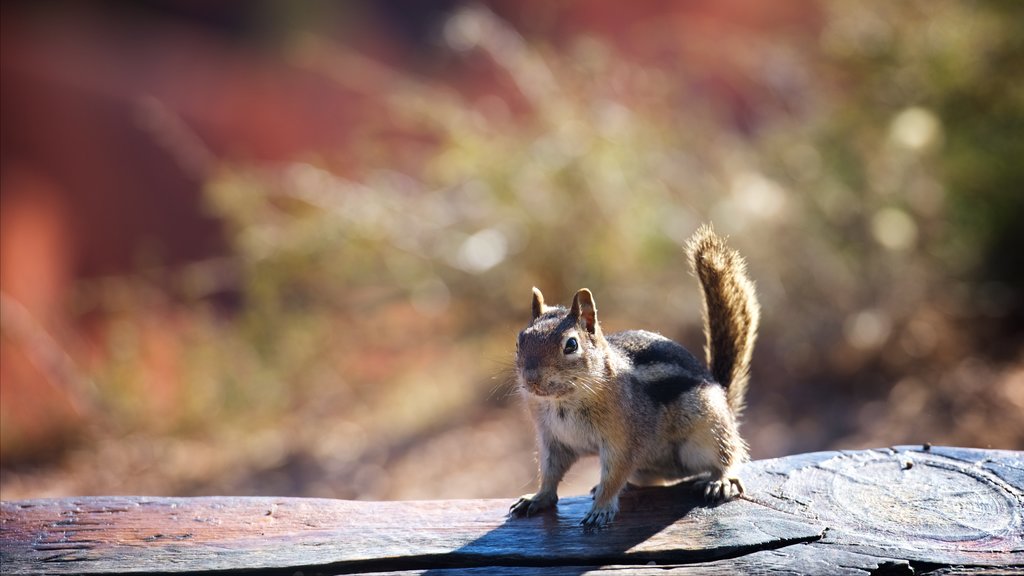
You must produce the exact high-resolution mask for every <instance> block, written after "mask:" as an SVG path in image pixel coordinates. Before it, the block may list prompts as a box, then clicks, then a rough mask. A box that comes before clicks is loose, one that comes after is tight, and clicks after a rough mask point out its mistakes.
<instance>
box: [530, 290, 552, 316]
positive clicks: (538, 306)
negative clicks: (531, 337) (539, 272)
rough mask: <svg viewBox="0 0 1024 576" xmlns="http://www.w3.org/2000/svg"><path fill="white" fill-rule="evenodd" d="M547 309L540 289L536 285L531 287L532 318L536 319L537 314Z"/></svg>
mask: <svg viewBox="0 0 1024 576" xmlns="http://www.w3.org/2000/svg"><path fill="white" fill-rule="evenodd" d="M547 311H548V307H547V306H545V305H544V295H543V294H541V293H540V289H539V288H537V287H536V286H534V287H533V319H534V320H536V319H537V317H538V316H540V315H541V314H543V313H545V312H547Z"/></svg>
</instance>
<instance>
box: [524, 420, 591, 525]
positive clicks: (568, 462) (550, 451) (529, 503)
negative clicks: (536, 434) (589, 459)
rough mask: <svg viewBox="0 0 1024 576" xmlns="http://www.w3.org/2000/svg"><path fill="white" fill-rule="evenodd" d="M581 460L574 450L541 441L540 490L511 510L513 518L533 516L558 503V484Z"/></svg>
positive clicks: (557, 442)
mask: <svg viewBox="0 0 1024 576" xmlns="http://www.w3.org/2000/svg"><path fill="white" fill-rule="evenodd" d="M578 459H579V454H577V453H576V452H575V451H574V450H573V449H571V448H569V447H568V446H566V445H565V444H562V443H561V442H559V441H557V440H554V439H552V438H547V437H545V436H544V435H542V436H541V439H540V489H539V490H538V491H537V493H536V494H527V495H525V496H523V497H521V498H520V499H519V500H518V501H517V502H516V503H515V504H513V505H512V507H511V508H509V514H510V515H512V516H532V515H534V514H537V513H539V512H542V511H544V510H547V509H548V508H551V507H553V506H554V505H555V504H557V503H558V484H559V483H560V482H561V481H562V478H563V477H565V473H566V472H568V471H569V468H571V467H572V465H573V464H575V463H576V460H578Z"/></svg>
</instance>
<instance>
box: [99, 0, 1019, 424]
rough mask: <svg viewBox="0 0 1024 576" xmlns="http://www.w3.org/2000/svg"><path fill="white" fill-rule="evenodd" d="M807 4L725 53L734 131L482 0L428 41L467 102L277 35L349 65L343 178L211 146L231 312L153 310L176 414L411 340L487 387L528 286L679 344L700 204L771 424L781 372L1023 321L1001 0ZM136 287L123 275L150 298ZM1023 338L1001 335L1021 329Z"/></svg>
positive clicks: (856, 366)
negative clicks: (371, 108) (175, 354)
mask: <svg viewBox="0 0 1024 576" xmlns="http://www.w3.org/2000/svg"><path fill="white" fill-rule="evenodd" d="M822 9H823V11H824V13H825V20H826V21H825V24H824V26H823V29H822V31H821V34H820V36H819V37H812V38H806V37H804V38H801V37H794V38H793V39H792V41H791V43H789V44H773V45H766V44H765V43H764V42H763V41H762V40H759V39H756V38H752V39H748V40H744V43H743V44H741V45H739V46H729V47H728V48H730V49H729V50H724V49H723V50H722V52H723V56H722V57H723V58H727V59H728V58H736V59H739V60H743V59H750V58H755V56H756V57H757V58H755V61H756V62H758V65H756V66H747V68H745V69H746V70H748V71H749V74H751V76H752V85H753V86H754V87H755V90H756V91H759V92H760V94H761V95H762V96H763V100H761V101H760V103H761V105H762V106H763V109H758V110H756V112H757V115H758V118H760V119H761V120H760V121H759V122H758V123H757V125H756V126H755V128H754V130H753V131H752V132H744V131H743V130H740V129H738V127H737V126H735V125H734V124H733V123H732V122H731V121H730V118H729V117H728V115H727V114H723V113H722V112H721V110H720V109H718V108H716V106H715V103H712V102H708V101H707V100H705V99H703V98H702V97H700V96H699V95H695V94H694V92H693V91H692V89H691V87H690V86H689V85H688V84H687V78H686V77H685V76H684V75H681V74H678V73H677V72H678V71H673V70H669V69H663V68H659V67H658V65H656V64H651V65H645V66H638V65H637V64H636V63H633V62H629V61H625V60H623V59H621V58H620V57H619V56H617V55H616V53H615V52H614V51H613V50H612V49H611V48H609V47H608V46H605V45H603V44H602V43H601V42H600V41H598V40H596V39H593V38H587V37H582V38H576V39H574V40H572V41H571V42H569V43H568V48H567V49H566V51H565V52H564V53H554V52H552V51H550V49H549V48H547V47H544V46H531V45H529V44H528V43H527V42H525V41H524V40H523V39H522V38H521V37H519V36H518V35H517V34H516V33H515V32H514V31H512V30H511V29H509V28H508V27H507V26H506V25H504V24H503V23H502V22H501V21H499V20H498V19H497V18H495V17H494V16H493V15H492V14H490V13H489V12H487V11H486V10H483V9H467V10H464V11H462V12H459V13H458V14H456V15H455V16H454V17H453V19H452V21H451V22H450V23H449V24H448V26H447V28H446V30H445V37H446V39H447V41H448V43H449V45H450V46H451V47H452V48H453V49H454V50H456V51H457V52H458V53H460V54H463V55H464V56H465V57H466V58H483V59H485V60H487V61H489V62H490V63H491V64H492V65H493V66H495V67H497V69H498V70H499V72H500V74H501V75H503V76H505V77H507V79H508V80H509V81H510V84H509V85H510V86H512V87H513V90H512V92H514V93H513V94H501V93H496V94H494V95H490V96H486V97H483V98H479V99H472V98H470V97H468V96H465V95H462V94H460V93H458V92H456V91H454V90H451V89H448V88H445V87H442V86H437V85H434V84H432V83H430V82H428V81H426V80H422V79H416V78H413V77H411V76H409V75H406V74H403V73H401V72H397V71H390V70H385V69H382V68H380V67H377V66H375V65H372V64H370V63H367V62H362V61H359V60H358V59H353V58H347V59H346V58H343V57H340V56H342V55H339V54H334V53H333V52H334V51H337V50H338V49H336V48H332V47H331V46H330V45H328V44H325V43H323V42H318V41H310V40H308V39H306V40H304V41H302V43H300V44H298V45H296V49H295V51H294V53H293V54H292V55H293V56H294V57H295V58H296V61H297V62H298V63H299V64H300V65H303V66H308V67H310V68H311V69H314V70H318V71H320V72H322V73H323V74H324V75H325V76H327V77H330V78H334V79H337V80H338V81H340V82H345V83H349V84H355V83H357V82H360V83H363V86H361V89H363V90H368V91H370V92H373V93H377V94H379V98H380V106H381V108H380V110H378V111H377V112H376V113H375V114H371V115H368V116H367V118H366V120H365V122H366V124H365V125H364V126H361V127H360V128H359V134H360V138H359V140H358V141H357V142H356V146H355V151H353V152H349V154H354V155H356V156H357V158H356V160H357V161H356V162H355V164H356V165H358V167H359V168H358V170H349V169H342V168H341V167H342V166H351V165H352V164H353V159H352V158H351V157H344V158H342V157H340V154H341V153H340V152H339V153H337V154H338V155H334V154H336V153H335V152H333V151H320V152H319V153H318V155H316V156H313V155H311V156H310V157H309V158H306V159H303V160H302V161H296V162H294V163H291V164H287V165H251V164H245V163H241V162H224V163H222V165H221V166H220V167H219V168H218V170H217V171H216V172H215V173H214V174H212V175H211V177H210V178H209V180H208V182H207V183H206V192H207V199H208V206H209V209H210V210H211V211H212V212H213V213H214V214H216V215H217V216H219V217H220V218H221V219H222V220H223V221H224V223H225V226H226V228H227V231H228V235H229V238H230V242H231V247H232V252H231V254H230V256H229V258H227V259H226V260H225V261H223V262H221V263H220V266H219V267H214V268H213V269H211V270H210V271H207V272H206V273H207V274H209V275H210V276H213V277H223V278H226V280H223V279H222V280H213V281H211V280H209V279H207V280H203V281H200V282H199V285H204V283H206V284H212V285H216V286H219V285H221V284H223V283H227V284H229V285H231V286H233V287H234V289H235V290H237V292H238V294H239V298H240V300H241V301H240V303H239V305H238V306H237V308H236V309H232V310H229V311H225V310H223V309H222V308H221V307H218V306H214V305H211V304H209V303H206V302H205V300H204V299H203V297H202V292H203V291H202V290H201V289H199V291H198V296H197V298H196V300H194V301H192V302H190V308H189V309H190V312H189V316H188V318H187V319H182V321H181V325H180V326H179V327H178V328H179V329H180V330H181V334H182V337H181V338H180V340H179V344H178V345H179V346H180V348H181V354H182V358H183V359H184V360H183V362H182V364H181V366H182V368H181V371H180V373H179V374H178V381H179V382H181V383H182V384H183V385H184V386H186V387H187V390H186V391H185V392H184V393H183V397H184V398H187V399H188V402H187V403H186V407H185V408H184V409H183V415H182V420H181V422H182V423H183V424H182V425H183V426H184V427H185V428H189V427H192V426H206V427H208V426H211V424H210V415H211V414H216V415H217V417H218V418H233V419H235V420H251V419H254V418H255V419H257V420H258V418H260V417H261V415H265V416H266V417H268V418H270V417H273V415H275V414H278V413H279V412H281V411H287V410H291V409H307V408H308V405H309V404H316V403H317V401H318V400H317V399H323V398H328V400H325V401H324V402H325V403H337V404H338V405H341V406H346V407H348V408H350V409H352V410H356V409H357V408H358V407H360V406H365V405H368V404H367V403H370V404H372V399H371V398H370V397H371V396H373V395H380V394H382V392H381V391H380V390H372V391H370V392H367V391H366V389H367V386H370V387H372V386H373V385H376V384H381V383H382V381H383V380H381V379H382V378H396V377H398V376H400V375H401V374H400V373H395V372H389V371H388V370H387V369H385V370H384V371H383V373H378V372H374V371H373V370H371V369H369V368H367V369H365V370H361V369H358V370H357V369H354V368H353V366H352V364H350V363H349V362H351V361H354V360H353V359H354V358H355V359H358V358H360V357H362V358H363V359H364V360H365V361H366V362H370V363H383V364H385V365H390V364H391V363H395V364H396V365H399V364H400V365H402V366H408V367H411V368H410V369H411V370H416V369H420V368H418V367H419V366H421V364H417V363H416V361H415V360H410V359H409V358H408V355H409V354H410V351H411V350H415V349H416V348H417V347H418V346H425V345H426V344H428V343H433V344H438V343H440V344H442V345H448V346H449V347H456V346H457V347H461V348H466V349H468V350H467V354H468V355H469V356H471V357H472V356H481V357H483V358H484V360H481V362H480V364H478V365H475V366H473V367H471V368H470V369H469V370H468V371H465V372H463V373H461V378H462V382H461V384H451V385H452V386H456V387H459V386H461V387H462V389H466V390H469V391H470V392H469V393H470V394H476V398H480V397H483V396H485V395H486V394H487V392H488V391H489V388H490V387H491V385H490V384H489V383H483V384H478V382H485V381H486V380H487V379H488V378H489V376H490V375H491V374H492V373H493V372H495V371H497V369H498V368H500V366H498V368H496V366H495V365H496V364H498V365H500V363H501V362H502V361H503V360H502V355H503V354H504V355H506V357H507V354H509V353H510V350H511V348H512V339H511V337H512V334H514V333H515V331H516V330H517V329H518V328H519V327H520V325H521V324H522V322H523V320H524V318H525V314H526V310H527V307H528V304H527V302H528V298H529V288H530V286H532V285H537V286H539V287H541V288H542V289H543V290H544V291H545V294H547V295H548V296H549V299H551V300H552V301H563V302H564V301H565V300H567V299H568V298H569V297H570V295H571V293H572V291H574V290H575V289H577V288H579V287H581V286H589V287H590V288H592V289H594V290H595V293H596V296H597V299H598V300H599V301H600V303H601V310H602V314H603V319H604V321H606V322H608V323H609V324H610V325H611V327H612V328H613V329H621V328H626V327H640V326H643V327H648V328H651V329H656V330H661V331H663V332H666V333H667V334H669V335H672V336H679V337H684V341H685V342H686V343H687V344H688V345H689V346H691V347H693V348H695V349H696V348H698V347H699V337H698V336H697V334H698V332H697V331H698V330H699V328H698V325H699V310H700V307H699V305H698V304H697V303H698V299H697V293H696V288H695V285H694V282H693V280H692V279H691V278H689V276H688V271H687V270H686V269H685V266H684V263H683V261H682V257H681V250H680V248H679V246H680V244H681V243H682V242H683V241H684V240H685V239H686V237H688V236H689V234H691V233H692V231H693V230H694V229H695V228H696V227H697V226H698V225H699V224H700V223H701V222H704V221H709V220H710V221H713V222H714V224H715V226H716V227H717V228H718V229H719V230H720V231H722V232H724V233H726V234H729V235H731V236H732V243H733V245H734V246H735V247H736V248H738V249H739V250H740V251H741V252H743V253H744V255H746V257H747V259H748V261H749V262H750V267H751V270H752V275H753V276H754V277H755V278H757V279H758V286H759V290H760V294H761V298H762V305H763V308H764V310H765V326H764V331H763V337H762V340H761V342H762V344H761V348H760V349H759V351H758V354H759V355H760V362H761V364H760V366H761V367H760V368H757V367H755V378H756V379H757V385H756V386H755V389H754V390H753V393H754V394H762V395H764V402H763V404H762V406H763V407H764V408H763V410H766V411H774V413H775V414H776V417H777V418H778V419H780V421H786V419H787V417H788V416H787V414H788V413H787V410H794V408H793V407H792V406H791V404H792V403H790V402H788V401H787V400H786V399H787V398H789V397H792V395H793V394H796V393H798V392H797V391H798V390H803V389H805V388H808V389H812V390H813V391H812V392H811V393H810V394H809V395H808V396H807V398H815V397H816V398H819V399H820V398H823V397H834V398H842V397H843V396H842V394H844V393H845V392H844V391H846V392H849V391H850V390H853V389H856V390H857V391H858V392H859V393H866V392H870V390H872V389H880V388H881V389H884V388H885V387H886V386H888V383H890V382H891V381H893V380H895V379H897V378H898V377H900V375H902V374H907V373H914V372H920V371H928V370H933V369H934V370H938V369H942V368H943V367H944V366H946V365H947V364H948V363H949V362H952V361H953V358H954V357H959V356H964V355H968V354H972V353H974V347H975V346H977V345H978V343H977V342H972V341H970V339H969V338H967V339H965V338H964V337H963V336H962V335H961V334H960V331H961V327H962V326H963V325H964V323H967V324H969V323H971V322H973V321H975V320H977V319H979V318H985V317H989V318H996V319H1012V318H1017V319H1018V320H1019V318H1020V316H1019V315H1020V310H1021V304H1022V303H1021V292H1022V284H1021V282H1022V273H1021V270H1022V269H1024V266H1022V262H1021V256H1020V254H1021V250H1020V247H1021V246H1024V234H1022V232H1021V227H1020V226H1019V225H1018V224H1017V220H1018V219H1019V217H1020V216H1021V215H1022V214H1024V210H1022V208H1024V207H1022V205H1021V203H1022V198H1024V162H1022V161H1021V160H1022V159H1024V150H1022V142H1024V138H1022V137H1021V135H1022V134H1024V125H1022V119H1024V88H1022V86H1024V84H1022V83H1021V82H1020V77H1019V71H1020V70H1024V62H1022V59H1024V46H1022V38H1024V36H1022V35H1021V33H1020V30H1021V29H1022V26H1021V25H1022V23H1024V4H1020V3H1016V2H985V3H963V2H900V3H889V2H872V3H848V2H844V3H825V4H823V5H822ZM776 40H777V39H776ZM730 55H731V56H730ZM335 56H338V57H335ZM368 78H369V79H371V80H367V79H368ZM367 82H369V84H368V85H367V84H366V83H367ZM178 280H180V281H181V282H185V280H187V277H183V278H182V279H178ZM140 282H141V283H142V284H146V283H145V282H144V281H140ZM154 284H158V283H157V282H154V283H152V284H148V285H145V286H144V288H143V289H138V290H136V289H133V288H128V291H129V292H132V293H135V294H137V295H141V296H136V298H137V299H138V302H139V304H140V305H141V306H144V307H150V308H151V307H153V305H154V302H156V304H157V305H158V306H160V305H166V306H170V305H169V304H166V303H165V302H164V301H163V300H162V299H161V297H160V296H158V295H153V294H154V292H155V293H159V292H160V291H161V290H164V289H166V288H167V287H166V286H160V285H154ZM185 284H187V282H185ZM186 292H187V290H186ZM118 294H122V292H121V291H119V292H118ZM122 302H123V300H122ZM122 306H127V307H128V308H130V307H131V305H130V304H122ZM391 314H394V315H396V317H397V320H396V319H392V318H391V317H390V316H389V315H391ZM1015 315H1016V316H1015ZM115 316H116V314H115ZM138 322H141V320H138V319H137V318H133V316H132V315H131V314H130V313H125V314H124V315H123V317H122V319H121V323H115V324H113V326H114V329H112V330H110V331H109V341H108V343H109V358H108V360H107V363H106V364H105V365H104V367H103V368H102V370H100V372H99V373H98V374H97V379H98V380H99V381H100V382H101V383H102V384H103V390H104V394H105V395H109V396H110V397H111V398H115V399H117V400H115V401H114V402H115V404H116V403H119V402H128V405H126V406H125V407H123V408H122V410H121V413H122V414H130V413H132V412H133V408H132V407H131V400H125V398H128V399H130V398H132V397H135V398H136V401H139V400H138V399H139V398H141V397H143V396H146V395H148V394H149V393H150V392H149V391H147V390H142V389H139V390H136V391H135V392H134V396H133V393H131V392H130V391H129V392H128V393H126V389H132V387H137V386H138V382H140V381H141V380H144V378H143V377H140V374H139V373H138V371H137V370H136V368H137V367H138V363H139V362H140V360H139V358H140V356H144V355H145V354H144V352H143V351H140V350H139V349H138V339H135V338H133V337H132V330H133V329H136V328H137V326H135V324H133V323H138ZM403 322H408V324H409V327H406V325H405V324H403ZM382 325H384V326H385V327H384V328H382ZM389 326H397V327H393V328H388V327H389ZM133 327H134V328H133ZM1020 329H1021V326H1020V325H1019V324H1017V325H1012V326H1011V331H1010V332H1005V333H1002V334H1005V335H1006V337H1007V338H1012V339H1013V342H1016V343H1018V345H1019V338H1020V334H1021V331H1020ZM502 343H507V346H505V347H504V348H503V347H502V346H503V344H502ZM1011 344H1012V343H1011ZM432 350H434V349H433V348H432ZM378 352H379V354H378ZM495 358H497V360H495ZM504 361H507V358H506V360H504ZM755 364H757V362H755ZM381 374H383V376H381ZM825 380H827V381H829V382H830V383H832V385H831V386H830V387H828V388H825V389H822V388H817V387H815V386H814V385H815V384H816V383H819V382H821V381H825ZM423 390H424V392H423V394H424V397H425V398H426V397H430V396H431V395H435V396H436V391H437V388H434V387H429V386H428V387H426V388H424V389H423ZM426 402H427V404H426V405H428V406H429V401H426ZM753 410H754V412H755V413H756V411H757V405H756V404H755V405H754V408H753ZM847 412H849V411H847ZM755 417H756V414H755ZM851 418H853V416H849V417H847V418H845V420H844V419H843V418H842V417H839V418H837V419H836V421H835V422H833V423H832V424H836V422H840V423H842V422H846V423H847V424H848V425H851V426H852V425H853V424H851V423H850V419H851ZM840 425H841V424H840ZM841 433H842V431H839V432H833V433H831V434H826V435H824V436H823V437H824V438H828V437H836V435H838V434H841ZM808 442H809V441H808Z"/></svg>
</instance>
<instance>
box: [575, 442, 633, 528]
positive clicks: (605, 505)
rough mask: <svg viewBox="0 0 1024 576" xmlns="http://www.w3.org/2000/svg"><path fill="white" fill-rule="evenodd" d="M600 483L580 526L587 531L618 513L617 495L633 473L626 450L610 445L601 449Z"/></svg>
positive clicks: (598, 526)
mask: <svg viewBox="0 0 1024 576" xmlns="http://www.w3.org/2000/svg"><path fill="white" fill-rule="evenodd" d="M600 456H601V482H600V484H598V485H597V487H596V488H595V489H594V504H593V505H592V506H591V507H590V511H589V512H587V515H586V516H584V517H583V520H582V521H581V522H580V524H582V525H583V527H584V528H586V529H588V530H592V529H594V528H600V527H602V526H605V525H606V524H608V523H609V522H611V521H612V520H613V519H614V518H615V515H616V514H618V512H619V493H620V492H622V488H623V487H624V486H625V485H626V480H627V479H628V478H629V475H630V474H632V472H633V461H632V459H631V458H630V456H629V452H628V450H626V449H624V448H620V447H617V446H612V445H608V444H606V445H604V446H602V447H601V454H600Z"/></svg>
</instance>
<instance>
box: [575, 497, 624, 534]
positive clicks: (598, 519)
mask: <svg viewBox="0 0 1024 576" xmlns="http://www.w3.org/2000/svg"><path fill="white" fill-rule="evenodd" d="M618 513H619V503H618V502H615V501H612V502H609V503H607V504H605V505H604V506H598V505H597V504H596V503H595V504H594V505H593V506H591V508H590V512H587V515H586V516H584V517H583V520H581V521H580V524H581V525H582V526H583V528H584V529H586V530H595V529H597V528H603V527H605V526H607V525H608V524H609V523H610V522H611V521H612V520H613V519H614V518H615V515H616V514H618Z"/></svg>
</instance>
